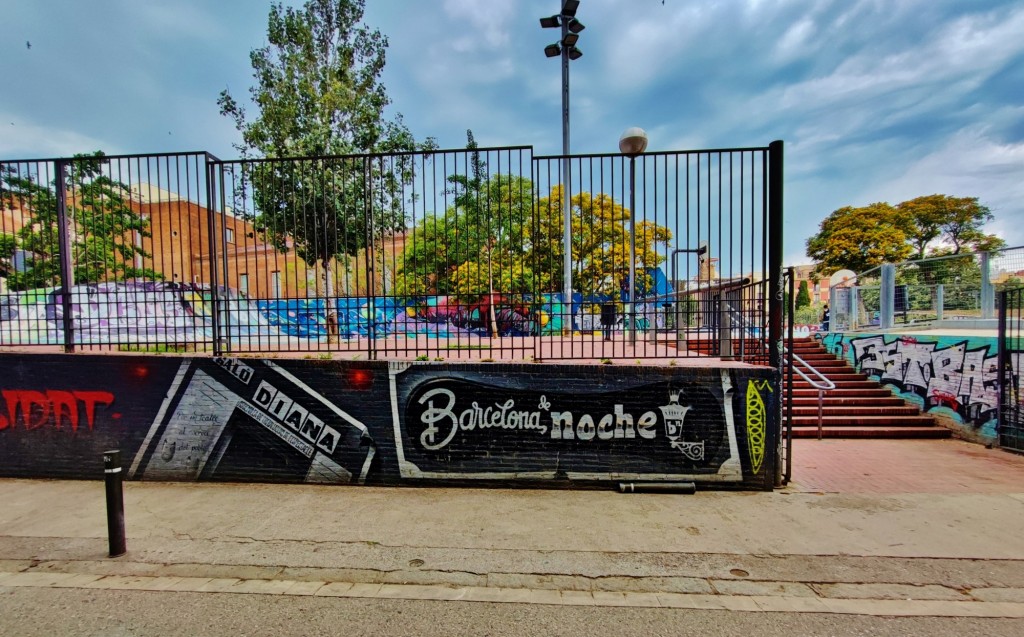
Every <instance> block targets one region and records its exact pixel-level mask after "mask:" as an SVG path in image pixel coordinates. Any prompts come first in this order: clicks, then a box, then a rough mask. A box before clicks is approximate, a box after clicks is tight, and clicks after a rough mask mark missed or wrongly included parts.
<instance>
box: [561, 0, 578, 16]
mask: <svg viewBox="0 0 1024 637" xmlns="http://www.w3.org/2000/svg"><path fill="white" fill-rule="evenodd" d="M579 8H580V0H562V15H566V16H569V17H570V18H572V17H575V16H576V9H579Z"/></svg>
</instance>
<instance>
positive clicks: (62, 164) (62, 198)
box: [53, 159, 75, 353]
mask: <svg viewBox="0 0 1024 637" xmlns="http://www.w3.org/2000/svg"><path fill="white" fill-rule="evenodd" d="M53 168H54V172H55V173H56V175H55V177H54V180H53V184H54V194H55V195H56V197H57V233H58V234H57V247H58V250H59V251H60V305H61V321H62V323H63V327H64V351H65V352H68V353H71V352H74V351H75V332H74V329H75V321H74V317H73V316H72V315H71V313H72V304H71V289H72V288H73V287H74V285H75V268H74V264H73V263H72V260H71V230H72V228H71V222H69V220H68V190H67V188H68V162H67V161H66V160H63V159H58V160H57V161H55V162H54V164H53Z"/></svg>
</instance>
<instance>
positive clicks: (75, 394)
mask: <svg viewBox="0 0 1024 637" xmlns="http://www.w3.org/2000/svg"><path fill="white" fill-rule="evenodd" d="M0 396H3V399H4V403H6V407H7V411H6V414H4V413H0V429H6V428H8V427H15V426H18V425H22V426H24V427H25V429H37V428H39V427H42V426H44V425H51V426H53V427H55V428H56V429H61V428H63V427H67V428H68V430H69V431H71V432H76V431H78V427H79V425H80V424H81V420H80V418H79V407H81V414H82V418H84V419H85V423H84V424H85V425H86V426H88V428H89V429H90V430H91V429H92V428H93V427H94V425H95V421H96V408H97V407H98V406H99V407H105V406H108V405H110V404H111V403H113V402H114V395H113V394H111V393H110V392H106V391H67V390H58V389H48V390H46V391H35V390H30V389H23V390H17V389H4V390H2V391H0ZM110 417H111V418H120V417H121V414H120V413H117V412H114V413H112V414H111V416H110Z"/></svg>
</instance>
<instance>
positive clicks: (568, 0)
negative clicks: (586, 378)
mask: <svg viewBox="0 0 1024 637" xmlns="http://www.w3.org/2000/svg"><path fill="white" fill-rule="evenodd" d="M579 6H580V2H579V0H562V10H561V13H559V14H557V15H553V16H550V17H547V18H541V19H540V26H541V27H543V28H545V29H552V28H559V27H560V28H561V29H562V36H561V38H560V39H559V41H558V42H556V43H554V44H549V45H547V46H546V47H544V55H546V56H547V57H549V58H553V57H558V56H561V58H562V217H563V224H562V243H563V248H564V250H565V258H564V259H563V272H562V294H563V296H564V297H565V299H564V300H565V301H566V302H568V304H569V308H570V313H571V311H572V214H571V212H570V211H571V207H570V205H569V181H570V164H569V157H568V155H569V60H578V59H579V58H580V57H582V56H583V52H582V51H580V50H579V49H578V48H576V43H577V42H578V41H579V39H580V32H581V31H583V29H585V28H586V27H584V26H583V23H582V22H580V21H579V20H577V19H576V10H577V9H579ZM570 325H571V321H570Z"/></svg>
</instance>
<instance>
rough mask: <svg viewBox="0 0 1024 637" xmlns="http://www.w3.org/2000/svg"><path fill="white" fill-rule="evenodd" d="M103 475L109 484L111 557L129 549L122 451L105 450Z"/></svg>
mask: <svg viewBox="0 0 1024 637" xmlns="http://www.w3.org/2000/svg"><path fill="white" fill-rule="evenodd" d="M103 477H104V481H105V482H106V485H107V536H108V537H109V538H110V557H120V556H121V555H124V554H125V552H126V551H127V550H128V549H127V547H126V546H125V542H124V489H123V487H122V482H121V452H120V451H118V450H116V449H114V450H112V451H104V452H103Z"/></svg>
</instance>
